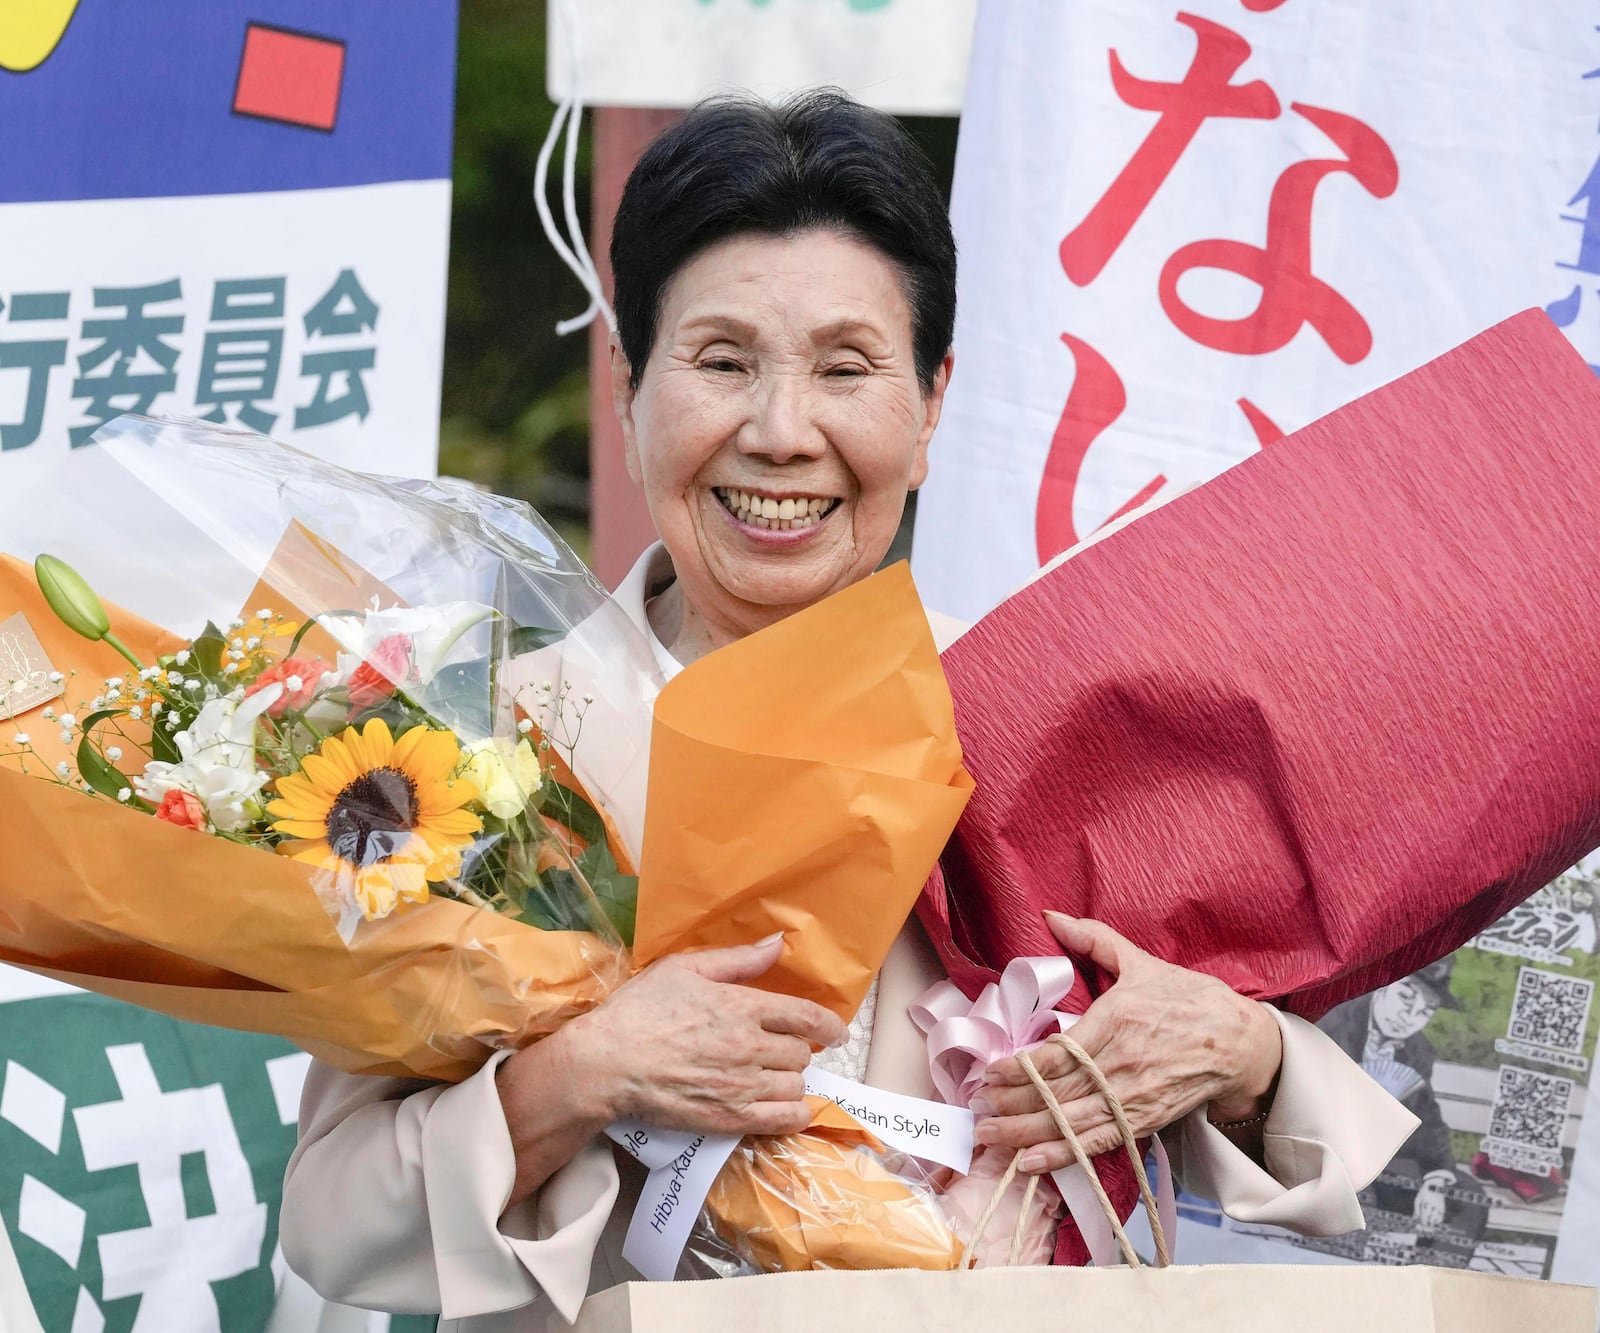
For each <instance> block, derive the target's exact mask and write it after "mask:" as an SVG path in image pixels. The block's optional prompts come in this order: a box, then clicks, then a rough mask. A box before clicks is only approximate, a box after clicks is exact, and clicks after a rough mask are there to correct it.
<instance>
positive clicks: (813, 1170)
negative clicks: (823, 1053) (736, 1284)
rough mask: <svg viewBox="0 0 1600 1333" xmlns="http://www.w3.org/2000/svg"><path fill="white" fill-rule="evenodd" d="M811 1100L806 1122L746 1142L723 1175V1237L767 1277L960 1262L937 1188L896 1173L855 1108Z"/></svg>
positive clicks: (710, 1203) (719, 1185) (715, 1192)
mask: <svg viewBox="0 0 1600 1333" xmlns="http://www.w3.org/2000/svg"><path fill="white" fill-rule="evenodd" d="M806 1101H807V1102H808V1103H809V1104H810V1106H811V1125H810V1127H809V1128H807V1129H805V1130H803V1131H801V1132H800V1133H799V1134H788V1135H784V1136H782V1137H778V1138H758V1139H750V1140H747V1141H746V1142H745V1143H743V1144H741V1145H740V1146H739V1147H738V1148H737V1149H736V1150H735V1151H734V1154H733V1156H732V1157H731V1158H729V1159H728V1164H727V1165H726V1166H724V1167H723V1168H722V1171H721V1173H720V1174H719V1175H718V1176H717V1179H716V1182H715V1184H713V1185H712V1187H711V1193H710V1194H709V1195H708V1196H707V1198H706V1206H707V1208H708V1209H709V1210H710V1212H711V1216H712V1219H713V1225H714V1227H715V1229H716V1232H717V1235H718V1236H719V1237H721V1239H722V1240H723V1242H724V1243H725V1244H727V1245H728V1246H729V1247H730V1248H731V1249H733V1250H734V1251H736V1252H737V1253H738V1254H739V1255H740V1256H741V1257H743V1258H744V1259H746V1260H748V1261H749V1262H750V1263H752V1264H754V1265H755V1266H756V1267H758V1268H760V1269H761V1270H762V1271H764V1272H768V1273H775V1272H804V1271H806V1270H808V1269H813V1268H849V1269H866V1268H923V1269H929V1270H933V1271H943V1270H945V1269H950V1268H954V1267H956V1266H957V1265H958V1264H959V1263H960V1262H961V1252H962V1248H963V1246H962V1243H961V1241H960V1240H959V1239H957V1237H956V1235H955V1233H954V1232H952V1231H951V1230H950V1228H949V1227H948V1226H946V1225H945V1223H944V1221H943V1219H942V1217H941V1216H940V1213H939V1209H938V1206H937V1205H936V1204H935V1203H934V1202H933V1196H932V1194H931V1192H928V1191H918V1190H917V1189H916V1188H915V1187H914V1186H912V1185H910V1184H908V1183H907V1182H906V1181H904V1180H902V1179H901V1178H900V1177H899V1176H896V1175H894V1174H893V1173H892V1172H890V1171H889V1170H888V1169H887V1168H886V1167H885V1166H884V1165H883V1162H882V1160H881V1154H882V1153H883V1152H884V1147H883V1145H882V1144H881V1143H880V1142H879V1141H878V1140H877V1139H876V1138H875V1137H873V1135H872V1134H871V1133H870V1132H868V1131H867V1130H866V1129H864V1128H863V1127H862V1126H861V1124H860V1123H859V1122H857V1121H856V1120H855V1119H854V1118H853V1117H852V1116H851V1115H849V1113H847V1112H845V1111H842V1110H840V1108H839V1107H838V1106H836V1105H834V1103H832V1102H830V1101H827V1100H826V1099H824V1098H821V1097H808V1098H806ZM864 1148H865V1149H870V1151H867V1152H863V1151H861V1150H862V1149H864Z"/></svg>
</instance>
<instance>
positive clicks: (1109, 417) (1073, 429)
mask: <svg viewBox="0 0 1600 1333" xmlns="http://www.w3.org/2000/svg"><path fill="white" fill-rule="evenodd" d="M1061 341H1062V342H1064V343H1066V345H1067V346H1068V348H1070V349H1071V351H1072V358H1073V361H1074V363H1075V371H1074V374H1073V378H1072V389H1071V391H1070V392H1069V393H1068V394H1067V405H1066V406H1065V407H1064V408H1062V409H1061V419H1060V420H1059V421H1058V422H1057V423H1056V433H1055V434H1054V436H1052V437H1051V440H1050V452H1049V453H1048V454H1047V455H1046V456H1045V463H1044V477H1043V478H1042V479H1041V480H1040V482H1039V504H1038V508H1037V509H1036V510H1035V512H1034V524H1033V527H1034V539H1035V541H1036V543H1037V545H1038V551H1039V563H1040V564H1041V565H1043V564H1045V563H1046V562H1047V561H1048V560H1050V558H1051V557H1052V556H1056V555H1060V554H1061V552H1062V551H1065V550H1066V549H1067V548H1068V547H1069V546H1076V545H1077V544H1078V529H1077V526H1076V525H1075V524H1074V523H1073V521H1072V500H1073V496H1074V495H1075V494H1076V493H1077V490H1078V476H1079V474H1080V473H1081V472H1082V471H1083V460H1084V457H1085V456H1086V455H1087V454H1088V452H1089V446H1090V445H1092V444H1093V443H1094V442H1095V440H1096V439H1097V438H1098V437H1099V435H1100V433H1101V432H1102V431H1103V430H1105V429H1106V427H1107V426H1109V425H1111V423H1112V422H1114V421H1115V420H1116V419H1117V418H1118V417H1120V416H1121V415H1122V409H1123V408H1125V407H1126V406H1127V405H1128V393H1127V390H1126V389H1124V388H1123V387H1122V377H1121V376H1119V375H1118V374H1117V372H1116V370H1115V368H1114V367H1113V366H1112V364H1111V363H1110V362H1109V361H1107V360H1106V359H1105V357H1103V356H1101V355H1100V353H1099V352H1097V351H1095V350H1094V348H1092V347H1090V346H1089V344H1088V343H1086V342H1084V341H1083V340H1082V339H1081V338H1074V337H1073V336H1072V335H1071V334H1070V333H1063V334H1062V335H1061ZM1166 484H1167V479H1166V477H1165V476H1162V475H1157V477H1156V479H1155V480H1154V481H1152V482H1151V483H1150V484H1149V485H1147V486H1145V487H1144V488H1143V489H1142V490H1140V491H1139V493H1138V494H1137V495H1135V496H1134V497H1133V499H1131V500H1129V501H1128V502H1127V504H1125V505H1123V506H1122V508H1120V509H1118V510H1117V512H1116V513H1114V514H1112V515H1111V518H1108V519H1107V520H1106V522H1107V523H1109V522H1111V521H1112V519H1117V518H1121V517H1122V515H1124V514H1126V513H1127V512H1128V511H1129V510H1130V509H1137V508H1138V507H1139V506H1140V505H1142V504H1143V503H1144V502H1145V501H1146V500H1148V499H1149V498H1150V497H1151V496H1153V495H1154V494H1155V493H1156V492H1157V491H1159V490H1160V489H1161V488H1162V487H1163V486H1165V485H1166Z"/></svg>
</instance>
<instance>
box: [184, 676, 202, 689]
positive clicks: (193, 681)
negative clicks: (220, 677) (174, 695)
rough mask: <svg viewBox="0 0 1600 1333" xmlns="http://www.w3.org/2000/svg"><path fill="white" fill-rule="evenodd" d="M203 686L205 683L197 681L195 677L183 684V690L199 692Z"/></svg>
mask: <svg viewBox="0 0 1600 1333" xmlns="http://www.w3.org/2000/svg"><path fill="white" fill-rule="evenodd" d="M203 684H205V682H204V681H202V680H196V679H195V677H193V676H190V677H189V679H188V680H186V681H184V682H183V688H184V689H186V690H198V689H199V688H200V687H201V686H202V685H203Z"/></svg>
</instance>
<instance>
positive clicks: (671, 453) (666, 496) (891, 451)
mask: <svg viewBox="0 0 1600 1333" xmlns="http://www.w3.org/2000/svg"><path fill="white" fill-rule="evenodd" d="M949 373H950V359H949V357H946V359H945V361H944V363H943V364H942V365H941V367H940V368H939V372H938V375H937V377H936V380H935V383H934V387H933V390H932V392H931V393H929V394H928V395H927V396H926V397H925V396H924V395H923V393H922V391H921V389H920V387H919V385H918V383H917V376H916V368H915V364H914V362H913V359H912V341H911V309H910V306H909V305H908V304H907V301H906V298H905V295H904V293H903V292H902V291H901V286H900V280H899V275H898V273H897V272H896V270H895V268H894V266H893V264H892V263H891V262H890V261H889V260H888V259H886V258H885V257H884V256H883V255H882V254H881V253H880V252H879V251H878V250H876V249H875V248H873V247H872V246H871V245H868V244H867V243H865V242H863V241H860V240H857V239H855V238H854V237H851V236H848V235H845V234H841V233H838V232H833V231H807V232H801V233H799V234H797V235H794V236H788V237H773V236H737V237H733V238H730V239H728V240H726V241H723V242H721V243H720V244H718V245H715V246H713V247H712V248H710V249H708V250H706V251H704V252H703V253H702V254H700V255H698V256H696V257H695V258H694V259H692V260H691V261H690V262H689V263H687V264H685V265H684V266H683V268H682V269H680V270H679V271H678V273H677V275H676V276H675V277H674V278H673V280H672V283H671V285H670V286H669V287H668V288H667V291H666V293H665V296H664V297H663V300H662V305H661V314H660V322H659V324H658V327H657V333H656V341H655V346H654V349H653V350H652V352H651V354H650V359H649V361H648V362H647V363H646V364H645V367H644V374H643V376H642V377H641V380H640V384H639V388H638V390H637V391H636V392H635V391H633V390H632V389H630V388H629V386H628V367H627V363H626V362H625V361H624V360H623V359H622V356H621V353H620V351H616V350H614V351H613V355H612V376H613V390H614V395H615V398H616V405H617V414H618V416H619V417H620V419H621V421H622V428H623V436H624V439H625V441H626V444H627V451H628V466H629V470H630V471H631V472H632V473H633V475H634V477H635V479H636V480H638V481H640V482H641V483H642V484H643V486H644V489H645V497H646V500H647V502H648V504H649V506H650V514H651V517H652V518H653V519H654V520H655V524H656V529H657V531H659V532H660V534H661V538H662V540H663V541H664V542H665V543H666V547H667V550H668V552H669V553H670V554H671V556H672V562H673V565H674V568H675V569H676V571H677V575H678V583H679V588H680V590H681V593H682V596H683V599H684V604H685V608H686V610H687V611H689V612H691V613H693V614H695V615H697V616H698V617H700V618H701V619H703V620H706V621H709V622H711V623H714V624H716V625H718V626H719V627H721V628H723V629H725V630H732V631H735V632H739V633H742V632H748V630H750V629H753V628H756V627H757V626H759V625H761V624H765V623H770V622H771V621H772V620H775V619H778V618H781V617H782V616H783V615H786V614H788V613H789V612H791V611H795V610H799V609H800V608H802V607H804V606H808V605H810V604H811V603H813V602H815V601H817V600H819V599H820V598H823V597H825V596H827V595H828V594H829V593H832V592H835V591H837V590H839V589H840V588H844V587H847V586H848V585H849V584H851V583H854V582H855V581H856V580H857V579H860V578H864V577H865V576H866V575H868V574H870V573H871V572H872V571H873V569H875V568H876V567H877V565H878V563H879V562H880V561H881V560H882V559H883V556H884V553H885V552H886V551H887V550H888V549H889V543H890V541H891V540H892V539H893V538H894V534H895V531H896V529H897V527H898V526H899V523H900V516H901V512H902V511H903V509H904V507H905V498H906V493H907V492H908V491H910V490H913V489H915V488H916V487H917V486H920V485H921V484H922V481H923V479H924V477H925V476H926V475H927V469H928V463H927V455H928V437H929V436H930V435H931V434H932V433H933V429H934V427H935V426H936V425H937V424H938V421H939V409H940V406H941V404H942V402H943V399H944V390H945V385H946V383H947V382H948V379H949Z"/></svg>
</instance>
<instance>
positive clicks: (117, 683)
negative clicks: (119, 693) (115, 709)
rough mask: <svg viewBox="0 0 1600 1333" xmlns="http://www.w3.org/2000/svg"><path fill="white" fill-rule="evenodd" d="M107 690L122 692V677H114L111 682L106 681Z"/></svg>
mask: <svg viewBox="0 0 1600 1333" xmlns="http://www.w3.org/2000/svg"><path fill="white" fill-rule="evenodd" d="M106 688H108V689H112V690H120V689H121V688H122V677H121V676H112V677H111V678H110V679H109V680H107V681H106Z"/></svg>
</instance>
